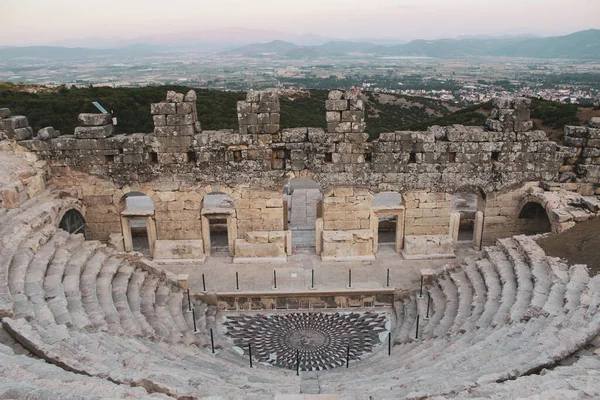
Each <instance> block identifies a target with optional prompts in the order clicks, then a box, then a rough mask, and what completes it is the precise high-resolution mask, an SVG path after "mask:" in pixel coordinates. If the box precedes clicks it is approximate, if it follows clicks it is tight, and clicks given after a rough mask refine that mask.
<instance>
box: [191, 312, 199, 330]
mask: <svg viewBox="0 0 600 400" xmlns="http://www.w3.org/2000/svg"><path fill="white" fill-rule="evenodd" d="M192 318H193V319H194V332H198V329H196V309H195V308H192Z"/></svg>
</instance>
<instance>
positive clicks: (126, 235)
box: [121, 216, 133, 251]
mask: <svg viewBox="0 0 600 400" xmlns="http://www.w3.org/2000/svg"><path fill="white" fill-rule="evenodd" d="M121 231H122V232H123V246H124V247H125V251H133V240H132V239H131V224H130V221H129V218H127V217H124V216H121Z"/></svg>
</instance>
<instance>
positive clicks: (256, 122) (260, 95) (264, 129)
mask: <svg viewBox="0 0 600 400" xmlns="http://www.w3.org/2000/svg"><path fill="white" fill-rule="evenodd" d="M279 112H280V106H279V94H278V93H277V91H275V90H267V91H256V90H250V91H249V92H248V93H247V95H246V101H238V103H237V113H238V122H239V124H240V133H252V134H256V133H268V134H273V133H277V132H279V121H280V113H279Z"/></svg>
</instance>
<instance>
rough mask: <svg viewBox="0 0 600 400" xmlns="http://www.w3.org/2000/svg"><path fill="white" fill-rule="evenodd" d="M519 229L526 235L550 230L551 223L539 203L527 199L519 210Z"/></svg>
mask: <svg viewBox="0 0 600 400" xmlns="http://www.w3.org/2000/svg"><path fill="white" fill-rule="evenodd" d="M519 229H520V231H521V232H522V233H525V234H528V235H536V234H540V233H549V232H552V223H551V222H550V219H549V218H548V214H547V213H546V210H545V209H544V207H543V206H542V205H541V204H540V203H538V202H535V201H529V202H527V203H525V204H524V205H523V207H521V210H520V211H519Z"/></svg>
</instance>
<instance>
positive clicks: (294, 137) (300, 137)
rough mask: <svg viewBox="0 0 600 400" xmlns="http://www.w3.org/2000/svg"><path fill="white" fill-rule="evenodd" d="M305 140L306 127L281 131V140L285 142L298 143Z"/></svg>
mask: <svg viewBox="0 0 600 400" xmlns="http://www.w3.org/2000/svg"><path fill="white" fill-rule="evenodd" d="M306 140H307V129H306V128H294V129H284V130H283V131H282V132H281V141H282V142H286V143H300V142H306Z"/></svg>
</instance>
